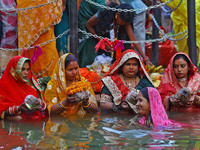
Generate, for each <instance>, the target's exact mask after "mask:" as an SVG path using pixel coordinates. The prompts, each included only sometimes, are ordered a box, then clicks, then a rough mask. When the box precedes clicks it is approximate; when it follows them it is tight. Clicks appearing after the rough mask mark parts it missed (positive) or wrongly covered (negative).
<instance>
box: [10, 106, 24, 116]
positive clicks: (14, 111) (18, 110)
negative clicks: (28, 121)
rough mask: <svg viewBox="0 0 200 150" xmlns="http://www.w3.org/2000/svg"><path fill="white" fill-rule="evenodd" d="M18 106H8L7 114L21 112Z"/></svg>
mask: <svg viewBox="0 0 200 150" xmlns="http://www.w3.org/2000/svg"><path fill="white" fill-rule="evenodd" d="M19 107H20V106H11V107H9V108H8V112H9V115H11V116H12V115H19V114H21V110H20V109H19Z"/></svg>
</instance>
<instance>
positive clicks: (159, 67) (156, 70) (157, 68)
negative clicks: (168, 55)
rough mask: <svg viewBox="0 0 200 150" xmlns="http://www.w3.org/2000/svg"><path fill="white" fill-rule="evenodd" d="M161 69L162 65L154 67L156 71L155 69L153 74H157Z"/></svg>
mask: <svg viewBox="0 0 200 150" xmlns="http://www.w3.org/2000/svg"><path fill="white" fill-rule="evenodd" d="M161 68H163V66H162V65H160V66H158V67H156V69H155V72H159V70H160V69H161Z"/></svg>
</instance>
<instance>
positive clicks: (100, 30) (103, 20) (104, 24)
mask: <svg viewBox="0 0 200 150" xmlns="http://www.w3.org/2000/svg"><path fill="white" fill-rule="evenodd" d="M108 6H109V7H111V8H117V9H119V8H120V9H133V7H132V6H131V5H129V4H125V3H124V4H121V5H118V4H117V3H114V2H112V3H110V4H109V5H108ZM117 12H118V11H113V10H107V9H103V10H101V11H100V12H99V14H98V17H97V24H96V26H95V30H96V33H97V34H98V35H101V34H104V33H105V32H106V31H107V30H110V29H111V24H112V23H113V19H114V17H115V15H116V13H117ZM119 17H120V18H121V19H122V20H123V21H125V22H127V23H131V22H132V21H133V17H134V13H133V12H124V11H122V12H120V15H119Z"/></svg>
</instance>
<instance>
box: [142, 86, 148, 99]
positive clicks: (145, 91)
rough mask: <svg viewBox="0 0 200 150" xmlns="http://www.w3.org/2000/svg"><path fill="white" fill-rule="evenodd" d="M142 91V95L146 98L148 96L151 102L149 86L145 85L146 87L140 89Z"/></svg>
mask: <svg viewBox="0 0 200 150" xmlns="http://www.w3.org/2000/svg"><path fill="white" fill-rule="evenodd" d="M140 93H141V94H142V96H143V97H144V98H146V99H147V101H148V102H149V94H148V88H147V87H145V88H143V89H141V90H140Z"/></svg>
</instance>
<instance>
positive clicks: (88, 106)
mask: <svg viewBox="0 0 200 150" xmlns="http://www.w3.org/2000/svg"><path fill="white" fill-rule="evenodd" d="M82 105H83V104H82ZM90 107H91V101H90V100H88V104H87V105H83V108H88V109H89V108H90Z"/></svg>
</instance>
